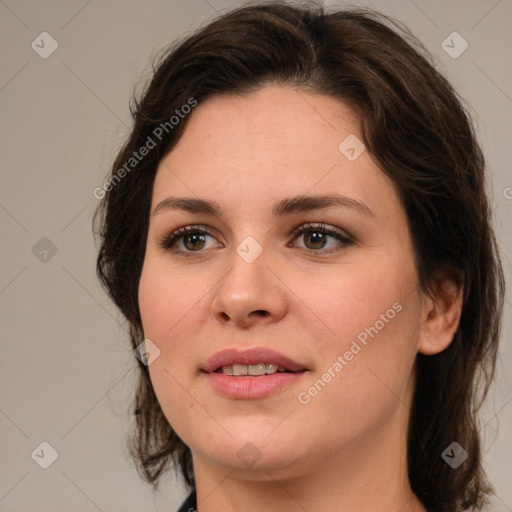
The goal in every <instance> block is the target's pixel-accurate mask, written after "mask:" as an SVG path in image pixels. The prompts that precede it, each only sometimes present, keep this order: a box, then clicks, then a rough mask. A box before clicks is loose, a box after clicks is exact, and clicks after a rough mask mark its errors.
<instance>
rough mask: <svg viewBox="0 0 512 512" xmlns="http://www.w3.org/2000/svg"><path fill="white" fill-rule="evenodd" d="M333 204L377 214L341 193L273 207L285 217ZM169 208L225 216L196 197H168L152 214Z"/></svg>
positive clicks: (302, 197) (301, 197)
mask: <svg viewBox="0 0 512 512" xmlns="http://www.w3.org/2000/svg"><path fill="white" fill-rule="evenodd" d="M332 206H339V207H343V208H350V209H353V210H355V211H357V212H359V213H362V214H364V215H367V216H369V217H375V214H374V213H373V212H372V210H370V208H369V207H368V206H367V205H366V204H364V203H362V202H360V201H356V200H355V199H352V198H350V197H346V196H342V195H339V194H328V195H316V196H306V195H299V196H295V197H291V198H286V199H283V200H282V201H280V202H279V203H277V204H276V205H275V206H274V207H273V208H272V214H273V215H274V216H275V217H283V216H285V215H291V214H292V213H296V212H306V211H311V210H320V209H324V208H329V207H332ZM168 209H178V210H185V211H188V212H191V213H206V214H210V215H216V216H217V217H219V218H223V217H224V215H223V212H222V209H221V207H220V206H219V204H218V203H216V202H215V201H209V200H206V199H197V198H194V197H167V198H165V199H163V200H162V201H160V202H159V203H158V204H157V206H156V207H155V209H154V210H153V213H152V214H151V215H157V214H158V213H160V212H162V211H163V210H168Z"/></svg>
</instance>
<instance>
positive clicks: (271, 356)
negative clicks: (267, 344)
mask: <svg viewBox="0 0 512 512" xmlns="http://www.w3.org/2000/svg"><path fill="white" fill-rule="evenodd" d="M201 371H203V372H206V373H222V374H224V375H231V376H236V377H261V376H263V375H273V374H275V373H299V372H305V371H307V368H305V367H304V366H302V365H301V364H300V363H298V362H296V361H294V360H293V359H291V358H290V357H288V356H285V355H284V354H281V353H279V352H276V351H275V350H272V349H268V348H264V347H255V348H252V349H249V350H238V349H235V348H228V349H225V350H221V351H220V352H216V353H215V354H213V356H211V357H210V358H209V359H208V361H207V362H206V364H204V366H203V367H202V368H201Z"/></svg>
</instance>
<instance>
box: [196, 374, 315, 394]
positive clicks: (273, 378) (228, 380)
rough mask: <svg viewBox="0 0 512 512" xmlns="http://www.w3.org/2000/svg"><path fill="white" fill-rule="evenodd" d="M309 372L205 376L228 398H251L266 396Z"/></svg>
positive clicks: (216, 389)
mask: <svg viewBox="0 0 512 512" xmlns="http://www.w3.org/2000/svg"><path fill="white" fill-rule="evenodd" d="M306 373H307V372H305V371H303V372H296V373H286V372H283V373H279V372H278V373H273V374H272V375H261V376H258V377H250V376H244V377H235V376H233V375H224V374H223V373H218V372H212V373H205V374H204V375H205V377H206V378H207V379H208V382H209V383H210V384H211V385H212V387H213V389H215V391H217V392H218V393H219V394H221V395H223V396H227V397H228V398H239V399H244V400H250V399H255V398H265V397H267V396H269V395H271V394H272V393H275V392H276V391H278V390H280V389H283V388H285V387H287V386H290V385H292V384H294V383H296V382H298V381H299V380H300V379H302V378H303V377H304V375H305V374H306Z"/></svg>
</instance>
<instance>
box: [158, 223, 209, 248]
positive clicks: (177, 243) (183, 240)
mask: <svg viewBox="0 0 512 512" xmlns="http://www.w3.org/2000/svg"><path fill="white" fill-rule="evenodd" d="M207 238H213V236H212V235H211V234H210V231H209V230H208V229H205V228H204V227H202V226H183V227H181V228H179V229H176V230H175V231H172V232H171V233H169V234H168V235H166V236H165V237H164V238H163V240H161V241H160V243H159V244H158V245H159V247H161V248H162V249H166V250H170V251H171V252H181V253H185V254H186V253H191V252H200V251H201V250H202V249H205V248H206V249H209V248H210V247H208V246H207ZM183 248H184V249H183Z"/></svg>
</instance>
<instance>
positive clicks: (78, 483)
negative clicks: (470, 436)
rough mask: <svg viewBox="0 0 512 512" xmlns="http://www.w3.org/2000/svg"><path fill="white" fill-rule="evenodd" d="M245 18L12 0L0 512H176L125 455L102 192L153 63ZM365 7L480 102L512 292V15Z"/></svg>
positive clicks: (6, 19) (173, 492)
mask: <svg viewBox="0 0 512 512" xmlns="http://www.w3.org/2000/svg"><path fill="white" fill-rule="evenodd" d="M240 5H242V2H239V1H235V0H231V1H230V0H172V1H171V0H148V1H136V0H124V1H121V0H105V1H100V0H89V1H87V0H69V1H55V0H46V1H38V2H36V1H28V0H5V1H0V48H1V57H0V58H1V66H0V103H1V107H0V112H1V114H0V115H1V134H0V144H1V161H0V165H1V173H2V174H1V175H2V188H1V193H0V229H1V240H2V244H1V267H0V308H1V312H2V321H1V324H0V328H1V336H2V344H1V373H0V429H1V448H0V457H1V468H2V470H1V474H0V510H1V511H7V512H14V511H20V512H21V511H23V512H31V511H64V510H66V511H67V510H73V511H75V512H82V511H83V512H93V511H98V510H100V511H103V512H107V511H112V512H113V511H119V512H121V511H123V512H142V511H155V510H157V511H174V510H175V509H176V508H177V506H178V504H179V503H180V502H181V501H182V499H183V497H184V496H185V489H184V488H183V487H182V486H181V484H180V483H179V482H178V481H177V480H176V479H175V478H174V477H173V476H172V475H171V474H169V476H168V477H167V478H166V480H165V482H164V485H163V487H162V490H161V492H159V493H153V492H152V491H151V490H150V489H149V487H148V486H146V485H144V484H143V483H142V481H141V480H140V479H139V477H138V475H137V473H136V471H135V469H134V466H133V464H132V463H131V461H130V459H129V457H128V456H127V454H126V449H125V442H126V436H127V433H128V430H129V427H130V418H129V417H128V416H127V410H128V407H129V404H130V400H131V397H132V389H133V385H134V382H135V379H134V378H135V375H136V373H135V369H136V364H135V363H136V361H135V359H134V356H133V354H132V352H131V350H130V345H129V343H128V337H127V335H126V331H125V325H124V323H123V321H122V318H121V317H120V316H119V314H118V312H117V311H116V309H115V307H114V305H113V304H112V303H111V302H110V301H109V299H108V298H107V296H106V295H105V294H104V292H103V291H102V289H101V288H100V286H99V283H98V281H97V279H96V276H95V257H96V248H95V245H94V242H93V238H92V232H91V219H92V215H93V211H94V209H95V207H96V205H97V203H98V200H97V199H96V198H95V197H94V196H93V190H94V189H95V188H96V187H98V186H101V185H102V183H103V181H104V177H105V175H106V173H107V171H108V169H109V166H110V165H111V164H112V161H113V158H114V156H115V154H116V150H118V149H119V148H120V146H121V144H122V142H123V140H124V137H125V136H126V135H127V133H128V132H129V128H130V126H131V117H130V114H129V109H128V102H129V99H130V96H131V94H132V91H133V88H134V87H135V85H136V84H137V83H138V82H140V80H141V79H142V78H143V77H144V76H146V77H147V76H148V73H149V72H150V69H151V68H150V65H149V64H150V59H151V57H152V56H154V55H155V53H156V52H157V51H158V50H160V49H161V48H163V47H164V46H166V45H168V44H170V43H171V42H173V41H174V40H175V39H176V38H181V37H183V36H186V35H188V34H191V33H192V31H194V30H195V29H197V28H198V27H199V26H201V25H202V24H203V23H205V22H206V21H210V20H212V19H213V18H214V17H216V16H218V14H221V13H223V12H225V11H226V10H228V9H231V8H233V7H236V6H240ZM324 5H325V6H326V7H330V6H333V5H338V6H343V5H346V4H345V3H344V2H341V1H340V2H325V4H324ZM352 5H363V6H368V7H373V8H377V9H379V10H381V11H383V12H384V13H386V14H389V15H392V16H394V17H396V18H397V19H399V20H400V21H402V22H404V23H405V24H406V25H407V26H409V28H410V29H411V30H412V32H413V33H414V34H415V35H417V36H418V37H419V38H420V40H421V41H422V42H423V43H424V44H425V45H426V46H427V48H428V49H429V50H430V51H431V52H432V54H433V55H434V56H435V58H436V62H437V66H438V68H439V69H440V70H441V71H442V72H443V73H445V74H446V76H447V77H448V78H449V80H451V82H452V83H453V84H454V86H455V87H456V89H457V90H458V92H459V93H460V95H461V96H462V97H463V98H465V99H466V100H467V102H468V103H469V104H470V105H471V108H472V109H473V112H474V117H475V122H476V124H477V128H478V135H479V139H480V141H481V144H482V146H483V149H484V152H485V155H486V157H487V161H488V169H489V191H490V194H491V198H492V201H493V206H494V212H495V216H496V229H497V233H498V237H499V240H500V244H501V247H502V254H503V263H504V266H505V271H506V274H507V276H508V277H509V278H510V276H511V262H510V254H511V247H512V229H511V228H512V226H511V220H510V219H511V212H512V188H511V187H512V174H511V172H510V162H511V161H512V153H511V133H512V64H511V62H512V35H511V34H512V31H511V30H510V22H511V20H512V1H511V0H472V1H466V0H435V1H426V0H414V1H412V0H410V1H409V0H385V1H380V2H378V1H375V2H370V1H362V2H354V3H353V4H352ZM454 31H455V32H457V33H458V34H460V37H461V38H462V39H459V38H458V37H459V36H456V37H457V39H455V40H454V41H455V42H454V43H453V44H451V43H450V46H455V50H457V51H455V50H451V53H452V55H449V53H447V51H445V49H446V48H444V47H443V41H445V40H446V38H447V37H448V36H450V37H451V38H452V39H453V35H452V33H453V32H454ZM43 32H47V34H43V35H41V34H42V33H43ZM41 39H43V40H44V42H43V43H41ZM449 41H450V39H449ZM464 41H465V42H467V45H468V47H467V49H466V50H465V51H464V52H463V53H461V54H460V55H457V56H456V58H454V55H455V54H456V53H459V52H460V50H462V49H463V47H465V44H466V43H464ZM56 45H58V47H57V48H56V50H55V51H54V52H53V53H51V55H47V54H48V53H49V52H51V50H52V49H54V47H55V46H56ZM461 45H462V46H461ZM45 52H46V53H45ZM43 57H46V58H43ZM507 298H508V302H507V303H506V306H505V323H504V326H503V335H502V345H501V352H500V359H499V365H498V371H499V373H498V378H497V381H496V384H495V386H494V388H493V390H492V393H491V397H490V400H489V401H488V402H487V404H486V407H485V409H484V410H483V412H482V435H483V438H484V440H485V446H486V456H485V466H486V468H487V471H488V474H489V476H490V478H491V480H492V481H493V483H494V484H495V487H496V491H497V497H496V499H495V504H494V505H493V506H492V507H490V508H489V510H490V511H500V512H502V511H507V510H510V511H512V487H511V485H510V483H511V482H512V441H511V439H510V433H511V432H512V372H511V367H510V366H511V360H512V351H511V344H510V341H511V335H510V327H511V307H510V306H511V300H510V294H508V296H507ZM41 443H48V444H43V445H41ZM55 457H56V458H55ZM43 459H44V460H43ZM53 459H54V460H53ZM49 462H52V464H51V465H50V466H49V467H48V468H47V469H43V467H41V464H43V465H44V464H45V463H49ZM311 512H314V511H311Z"/></svg>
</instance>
